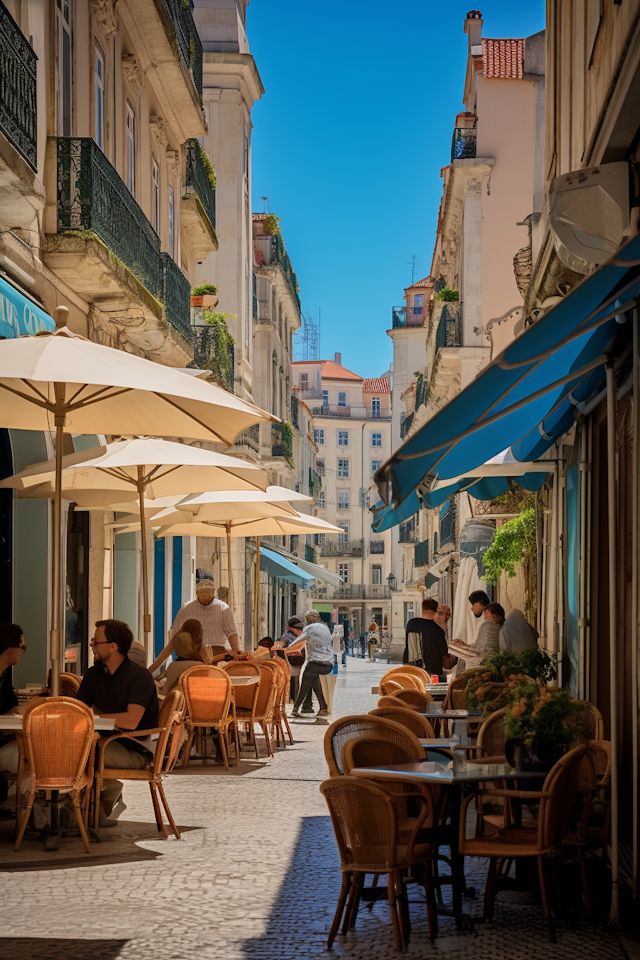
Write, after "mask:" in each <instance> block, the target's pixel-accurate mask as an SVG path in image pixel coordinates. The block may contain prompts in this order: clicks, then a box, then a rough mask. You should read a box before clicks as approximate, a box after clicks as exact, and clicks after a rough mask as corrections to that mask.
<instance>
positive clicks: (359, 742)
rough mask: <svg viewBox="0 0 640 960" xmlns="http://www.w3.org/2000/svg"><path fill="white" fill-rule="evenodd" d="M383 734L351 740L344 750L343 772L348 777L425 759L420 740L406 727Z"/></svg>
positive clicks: (400, 725) (383, 732) (385, 731)
mask: <svg viewBox="0 0 640 960" xmlns="http://www.w3.org/2000/svg"><path fill="white" fill-rule="evenodd" d="M388 722H389V723H393V724H394V727H396V728H399V729H394V730H388V729H387V730H381V731H380V732H379V733H376V734H374V735H373V736H371V735H368V736H365V737H359V738H358V739H356V740H349V741H348V742H347V743H345V745H344V747H343V748H342V768H343V770H344V772H345V775H346V776H349V774H350V773H351V771H352V770H354V769H355V768H356V767H380V766H383V767H387V766H390V765H392V764H396V763H421V762H422V761H423V760H424V759H425V754H424V748H423V747H422V745H421V743H420V741H419V739H418V738H417V737H416V736H415V734H413V733H412V732H411V731H410V730H409V729H408V728H407V727H403V726H402V724H400V723H398V724H396V723H395V722H394V721H393V720H390V721H388Z"/></svg>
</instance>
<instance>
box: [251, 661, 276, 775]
mask: <svg viewBox="0 0 640 960" xmlns="http://www.w3.org/2000/svg"><path fill="white" fill-rule="evenodd" d="M257 665H258V668H259V670H260V675H261V676H260V685H259V690H258V699H257V700H256V711H255V716H254V723H257V724H259V726H260V728H261V730H262V733H263V734H264V739H265V743H266V744H267V756H269V757H272V756H273V750H272V748H271V735H270V729H272V728H273V725H274V716H275V707H276V701H277V699H278V692H279V690H278V684H279V680H280V673H279V672H278V668H277V667H276V666H275V665H274V664H273V663H271V661H270V660H264V661H260V660H259V661H257ZM254 740H255V737H254Z"/></svg>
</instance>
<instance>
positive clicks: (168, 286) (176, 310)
mask: <svg viewBox="0 0 640 960" xmlns="http://www.w3.org/2000/svg"><path fill="white" fill-rule="evenodd" d="M190 296H191V284H190V283H189V281H188V280H187V278H186V277H185V275H184V273H183V272H182V270H181V269H180V267H179V266H178V264H177V263H176V262H175V260H174V259H173V257H170V256H169V254H168V253H163V254H162V300H163V302H164V311H165V316H166V318H167V320H168V321H169V323H170V324H171V325H172V326H173V327H175V328H176V330H178V331H179V332H180V333H181V334H182V336H183V337H186V339H187V340H190V339H191V338H192V330H193V327H192V326H191V310H190V302H191V301H190ZM231 366H232V369H233V363H232V365H231ZM227 389H231V390H233V387H231V388H227Z"/></svg>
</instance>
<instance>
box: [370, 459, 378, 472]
mask: <svg viewBox="0 0 640 960" xmlns="http://www.w3.org/2000/svg"><path fill="white" fill-rule="evenodd" d="M379 469H380V460H372V461H371V476H373V475H374V473H375V472H376V470H379Z"/></svg>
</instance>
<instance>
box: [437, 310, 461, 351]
mask: <svg viewBox="0 0 640 960" xmlns="http://www.w3.org/2000/svg"><path fill="white" fill-rule="evenodd" d="M460 327H461V323H460V304H459V303H445V305H444V307H443V308H442V313H441V314H440V321H439V323H438V329H437V331H436V350H439V349H440V348H441V347H461V346H462V336H461V332H460Z"/></svg>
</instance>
